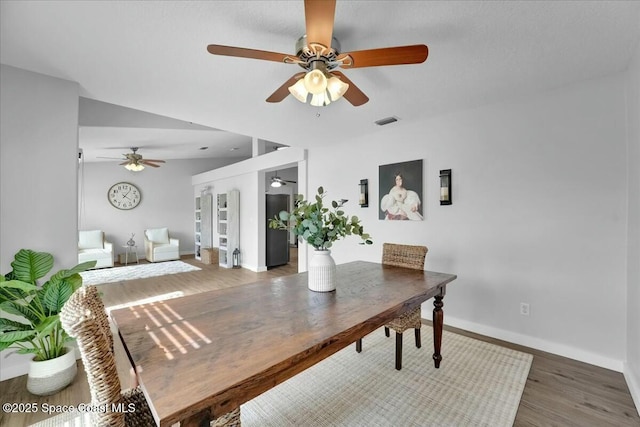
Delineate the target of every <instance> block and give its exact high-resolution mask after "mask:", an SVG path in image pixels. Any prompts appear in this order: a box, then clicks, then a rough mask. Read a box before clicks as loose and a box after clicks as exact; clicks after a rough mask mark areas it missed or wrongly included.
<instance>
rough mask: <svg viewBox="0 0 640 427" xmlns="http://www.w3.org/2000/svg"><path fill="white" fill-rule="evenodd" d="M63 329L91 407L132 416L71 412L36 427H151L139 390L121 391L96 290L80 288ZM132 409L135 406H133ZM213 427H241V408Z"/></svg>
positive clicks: (66, 308) (62, 317) (64, 316)
mask: <svg viewBox="0 0 640 427" xmlns="http://www.w3.org/2000/svg"><path fill="white" fill-rule="evenodd" d="M60 320H61V322H62V326H63V328H64V329H65V331H67V333H68V334H69V335H70V336H72V337H75V338H76V341H77V343H78V348H79V350H80V355H81V356H82V363H83V364H84V367H85V371H86V374H87V380H88V382H89V390H90V392H91V406H92V407H99V408H105V407H106V408H111V407H112V406H111V405H117V404H120V406H121V407H122V408H124V409H125V410H127V409H128V408H130V407H134V408H135V411H132V412H125V413H122V412H112V411H110V410H107V411H91V412H80V413H78V412H69V413H63V414H60V415H58V416H56V417H53V418H49V419H47V420H45V421H42V422H40V423H38V424H35V426H38V427H45V426H47V427H48V426H57V425H73V426H114V427H115V426H117V427H125V426H126V427H130V426H131V427H143V426H144V427H148V426H154V425H156V424H155V420H154V419H153V415H152V414H151V410H150V409H149V405H148V403H147V400H146V399H145V397H144V394H143V393H142V390H141V389H140V387H135V388H132V389H128V390H124V391H122V390H121V387H120V380H119V378H118V372H117V370H116V363H115V357H114V353H113V335H112V333H111V329H110V326H109V319H108V317H107V314H106V311H105V309H104V304H103V303H102V300H101V299H100V296H99V294H98V290H97V288H96V287H95V286H83V287H81V288H79V289H78V290H77V291H76V292H74V294H73V295H71V297H70V298H69V300H68V301H67V302H66V303H65V305H64V307H63V308H62V310H61V312H60ZM130 405H133V406H130ZM211 426H212V427H223V426H225V427H239V426H240V408H237V409H236V410H234V411H231V412H229V413H228V414H225V415H224V416H222V417H220V418H217V419H216V420H214V421H212V422H211Z"/></svg>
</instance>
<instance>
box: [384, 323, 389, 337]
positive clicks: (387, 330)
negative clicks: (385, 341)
mask: <svg viewBox="0 0 640 427" xmlns="http://www.w3.org/2000/svg"><path fill="white" fill-rule="evenodd" d="M384 335H385V336H386V337H387V338H389V328H387V327H386V326H385V327H384Z"/></svg>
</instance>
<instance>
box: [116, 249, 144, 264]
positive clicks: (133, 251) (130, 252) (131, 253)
mask: <svg viewBox="0 0 640 427" xmlns="http://www.w3.org/2000/svg"><path fill="white" fill-rule="evenodd" d="M122 247H123V248H124V250H125V252H124V254H120V264H122V255H124V265H129V258H131V262H133V257H134V256H135V258H136V264H140V260H139V259H138V247H137V246H135V245H134V246H129V245H122Z"/></svg>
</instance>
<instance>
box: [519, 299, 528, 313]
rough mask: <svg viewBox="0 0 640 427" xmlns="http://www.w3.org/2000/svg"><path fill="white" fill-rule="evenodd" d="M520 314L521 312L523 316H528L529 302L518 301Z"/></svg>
mask: <svg viewBox="0 0 640 427" xmlns="http://www.w3.org/2000/svg"><path fill="white" fill-rule="evenodd" d="M520 314H522V315H523V316H528V315H529V303H528V302H521V303H520Z"/></svg>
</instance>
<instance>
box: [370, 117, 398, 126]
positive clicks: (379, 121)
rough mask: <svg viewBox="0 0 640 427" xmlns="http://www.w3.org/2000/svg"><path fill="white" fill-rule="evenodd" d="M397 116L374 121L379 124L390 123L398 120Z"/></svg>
mask: <svg viewBox="0 0 640 427" xmlns="http://www.w3.org/2000/svg"><path fill="white" fill-rule="evenodd" d="M397 121H398V118H397V117H386V118H384V119H380V120H376V121H375V122H374V123H375V124H377V125H378V126H384V125H388V124H389V123H393V122H397Z"/></svg>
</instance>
